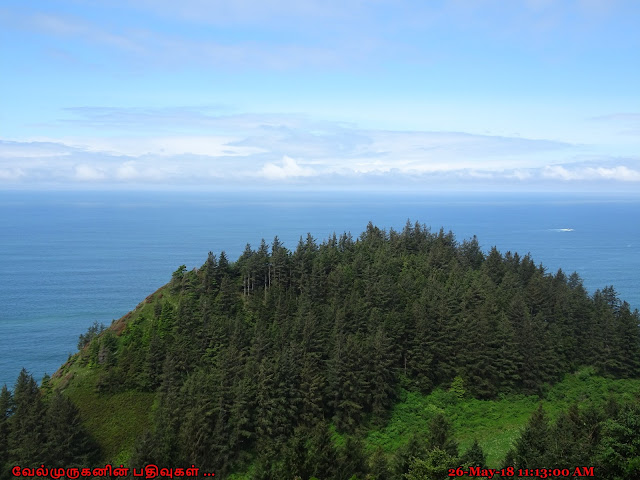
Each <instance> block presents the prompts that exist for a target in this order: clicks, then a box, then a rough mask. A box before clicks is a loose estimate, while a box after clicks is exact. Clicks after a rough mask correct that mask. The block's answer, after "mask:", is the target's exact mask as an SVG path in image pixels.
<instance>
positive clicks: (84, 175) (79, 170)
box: [75, 164, 106, 181]
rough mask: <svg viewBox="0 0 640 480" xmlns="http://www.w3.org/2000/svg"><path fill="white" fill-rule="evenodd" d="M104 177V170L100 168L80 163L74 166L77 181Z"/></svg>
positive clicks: (102, 178)
mask: <svg viewBox="0 0 640 480" xmlns="http://www.w3.org/2000/svg"><path fill="white" fill-rule="evenodd" d="M105 178H106V175H105V172H104V171H103V170H102V169H100V168H95V167H92V166H91V165H86V164H80V165H76V167H75V179H76V180H79V181H95V180H104V179H105Z"/></svg>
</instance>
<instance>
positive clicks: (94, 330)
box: [78, 321, 107, 350]
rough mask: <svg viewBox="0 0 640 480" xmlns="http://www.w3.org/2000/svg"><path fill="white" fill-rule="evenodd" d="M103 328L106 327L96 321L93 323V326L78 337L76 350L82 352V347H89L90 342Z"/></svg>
mask: <svg viewBox="0 0 640 480" xmlns="http://www.w3.org/2000/svg"><path fill="white" fill-rule="evenodd" d="M105 328H107V327H106V326H105V325H104V324H103V323H98V322H97V321H96V322H93V325H91V326H90V327H89V328H88V329H87V331H86V333H82V334H80V337H79V338H78V350H82V349H83V348H84V347H86V346H87V345H89V343H91V340H93V339H94V338H95V337H97V336H98V335H100V334H101V333H102V332H103V331H104V330H105Z"/></svg>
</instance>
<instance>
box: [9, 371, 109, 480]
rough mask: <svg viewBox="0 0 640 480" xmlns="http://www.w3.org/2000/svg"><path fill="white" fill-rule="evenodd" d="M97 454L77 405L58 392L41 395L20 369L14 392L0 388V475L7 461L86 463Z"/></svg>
mask: <svg viewBox="0 0 640 480" xmlns="http://www.w3.org/2000/svg"><path fill="white" fill-rule="evenodd" d="M98 458H99V451H98V447H97V445H96V443H95V442H94V441H93V439H92V438H91V437H90V436H89V434H88V433H87V432H86V430H85V428H84V427H83V426H82V424H81V421H80V415H79V412H78V409H77V408H76V406H75V405H73V403H71V401H70V400H69V399H68V398H67V397H64V396H63V395H61V394H60V393H59V392H52V393H50V395H49V396H48V398H44V397H43V395H42V391H41V390H40V389H39V388H38V385H37V384H36V382H35V380H34V379H33V377H32V376H31V375H29V374H28V373H27V371H26V370H24V369H23V370H22V371H21V372H20V375H19V376H18V379H17V381H16V384H15V387H14V390H13V395H12V394H11V393H10V392H9V391H8V390H7V389H6V387H4V388H3V389H2V392H0V467H3V470H2V472H0V478H8V477H6V475H5V474H6V472H7V470H6V469H7V468H8V467H9V466H10V465H21V466H29V467H37V466H40V465H41V464H46V465H48V466H50V467H71V466H78V467H79V466H87V465H88V464H92V463H93V462H95V461H96V460H97V459H98Z"/></svg>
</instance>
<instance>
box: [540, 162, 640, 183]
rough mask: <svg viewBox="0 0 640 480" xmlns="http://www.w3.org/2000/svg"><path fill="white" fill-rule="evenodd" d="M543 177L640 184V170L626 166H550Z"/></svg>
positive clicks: (543, 172) (543, 173) (544, 170)
mask: <svg viewBox="0 0 640 480" xmlns="http://www.w3.org/2000/svg"><path fill="white" fill-rule="evenodd" d="M542 175H543V176H544V177H546V178H552V179H558V180H565V181H579V180H614V181H618V182H640V169H638V170H636V169H633V168H629V167H627V166H624V165H615V166H601V167H592V166H582V165H578V166H562V165H548V166H546V167H545V168H544V169H543V171H542Z"/></svg>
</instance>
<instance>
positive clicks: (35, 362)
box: [0, 191, 640, 388]
mask: <svg viewBox="0 0 640 480" xmlns="http://www.w3.org/2000/svg"><path fill="white" fill-rule="evenodd" d="M639 207H640V197H629V196H627V197H623V196H614V195H609V196H606V195H600V196H593V195H588V194H563V195H561V194H542V193H539V194H514V193H510V194H481V193H459V192H458V193H449V194H444V193H438V194H400V193H387V194H381V193H367V192H358V193H344V192H312V193H303V192H289V193H273V192H266V191H263V192H259V191H258V192H245V191H243V192H218V193H204V192H201V193H186V192H171V193H166V192H163V193H160V192H126V191H112V192H109V191H105V192H76V191H65V192H26V191H4V192H0V225H1V226H2V229H0V306H1V307H2V309H1V311H0V352H2V353H1V354H0V385H2V384H5V383H6V384H7V385H8V386H9V387H10V388H11V387H12V386H13V384H14V382H15V379H16V377H17V375H18V373H19V372H20V369H21V368H23V367H24V368H27V370H29V372H30V373H32V374H33V375H34V377H35V378H36V379H40V378H42V376H43V375H44V374H45V372H46V373H48V374H53V373H54V372H55V370H57V368H58V367H59V366H60V365H61V364H62V363H64V361H66V359H67V357H68V356H69V355H70V354H72V353H75V351H76V344H77V340H78V336H79V335H80V334H81V333H84V332H85V331H86V330H87V328H88V327H89V326H90V325H91V324H92V323H93V322H94V321H97V322H102V323H104V324H106V325H108V324H110V323H111V321H112V320H114V319H117V318H120V317H121V316H122V315H124V314H126V313H127V312H128V311H130V310H132V309H133V308H135V306H136V305H137V304H138V303H140V302H141V301H142V300H144V298H145V297H146V296H147V295H149V294H150V293H152V292H154V291H155V290H156V289H158V288H159V287H161V286H162V285H164V284H166V283H167V282H168V281H169V280H170V278H171V274H172V272H173V271H175V270H176V269H177V268H178V266H180V265H182V264H185V265H186V266H187V267H188V268H189V269H191V268H196V267H199V266H200V265H202V264H203V263H204V261H205V260H206V257H207V253H208V252H209V251H213V252H214V253H215V254H219V253H220V252H221V251H223V250H224V251H225V252H226V254H227V256H228V258H229V259H230V260H231V261H235V260H236V259H237V258H238V257H239V255H240V254H241V253H242V251H243V250H244V248H245V245H246V244H247V243H250V244H251V245H252V246H254V247H257V246H258V244H259V243H260V240H261V239H262V238H264V239H265V240H266V241H267V243H271V241H272V240H273V238H274V237H275V236H276V235H277V236H278V237H279V239H280V240H281V241H282V242H283V243H284V245H285V247H287V248H288V249H289V250H295V248H296V246H297V243H298V240H299V238H300V237H301V236H303V237H304V236H306V234H307V233H311V234H312V235H313V236H314V238H316V240H317V241H318V242H319V243H321V242H322V241H323V240H325V239H326V238H327V237H329V236H330V235H332V234H333V233H334V232H335V233H336V234H338V235H339V234H341V233H343V232H351V234H352V235H353V236H354V237H357V236H359V235H360V233H361V232H362V231H363V230H364V229H365V228H366V225H367V223H368V222H370V221H371V222H373V223H374V224H375V225H377V226H378V227H380V228H384V229H386V230H389V229H390V228H393V229H396V230H401V229H402V228H403V227H404V225H405V224H406V222H407V220H408V219H409V220H410V221H411V222H412V223H415V222H420V223H421V224H425V225H427V226H429V227H430V228H431V229H432V231H438V230H439V229H440V228H444V230H445V231H449V230H451V231H452V232H453V233H454V235H455V236H456V239H457V240H458V241H463V240H465V239H468V238H471V237H472V236H473V235H476V236H477V238H478V241H479V243H480V245H481V247H482V249H483V251H485V252H487V251H488V250H489V249H490V248H491V247H493V246H496V247H497V248H498V250H500V251H501V252H502V253H506V252H507V251H511V252H518V253H519V254H520V255H525V254H527V253H530V254H531V256H532V258H533V259H534V261H535V262H536V263H537V264H539V263H542V264H543V265H544V266H545V267H546V268H547V272H549V273H555V272H556V271H557V270H558V269H559V268H562V270H563V271H564V272H566V273H567V274H570V273H572V272H573V271H576V272H577V273H578V274H579V275H580V277H581V278H582V279H583V281H584V285H585V288H586V289H587V290H588V292H589V293H590V294H593V292H594V291H595V290H596V289H601V288H603V287H606V286H609V285H613V286H614V288H615V289H616V291H617V292H618V294H619V297H620V298H621V300H624V301H627V302H629V303H630V305H631V307H632V308H640V278H639V277H640V276H639V275H638V272H640V222H638V220H637V217H638V211H640V208H639Z"/></svg>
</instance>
